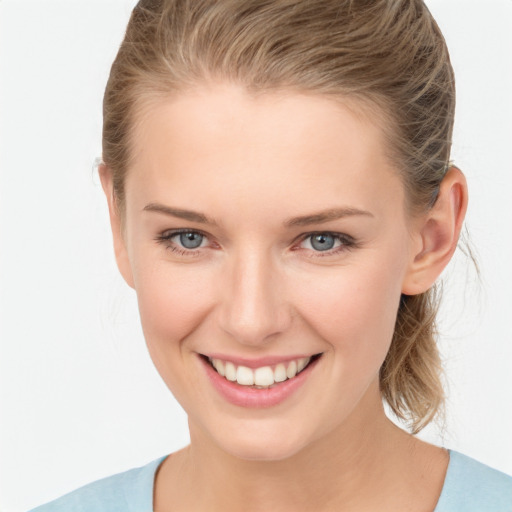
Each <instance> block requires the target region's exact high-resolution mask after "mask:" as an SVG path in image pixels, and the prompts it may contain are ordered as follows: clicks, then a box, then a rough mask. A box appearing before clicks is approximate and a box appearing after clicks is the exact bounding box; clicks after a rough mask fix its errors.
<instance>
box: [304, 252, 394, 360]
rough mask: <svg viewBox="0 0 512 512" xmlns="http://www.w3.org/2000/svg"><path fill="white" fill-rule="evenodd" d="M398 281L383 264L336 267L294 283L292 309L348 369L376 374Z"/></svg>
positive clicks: (386, 344)
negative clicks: (294, 301) (295, 300)
mask: <svg viewBox="0 0 512 512" xmlns="http://www.w3.org/2000/svg"><path fill="white" fill-rule="evenodd" d="M384 269H386V270H384ZM400 277H401V270H400V268H399V267H396V266H395V267H394V266H393V265H390V266H386V265H385V263H383V262H379V263H378V264H377V263H375V262H369V264H367V265H363V264H361V265H357V266H349V265H347V266H346V267H339V268H337V269H333V270H332V271H330V272H328V273H326V274H325V275H317V276H316V278H315V279H313V280H307V281H304V280H303V281H297V283H298V284H297V285H296V286H295V292H294V293H295V295H296V296H297V297H300V298H299V299H298V301H297V307H298V308H299V309H300V314H301V317H302V318H304V319H305V320H306V322H307V323H308V325H310V326H311V328H312V329H313V330H314V331H315V332H316V333H317V334H319V335H320V336H321V337H322V338H323V339H324V340H325V341H326V342H327V343H328V344H330V345H331V346H332V349H333V350H334V354H335V357H340V358H342V359H343V361H344V362H345V363H346V364H347V365H348V363H349V364H350V367H351V368H350V370H352V369H354V370H356V369H357V370H361V368H362V367H364V366H368V367H372V368H374V369H378V368H379V367H380V365H381V364H382V362H383V360H384V358H385V356H386V353H387V351H388V348H389V344H390V342H391V338H392V335H393V331H394V326H395V321H396V315H397V311H398V305H399V300H400V295H401V279H400ZM345 363H344V364H345Z"/></svg>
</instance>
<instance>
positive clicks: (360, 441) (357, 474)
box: [155, 387, 415, 512]
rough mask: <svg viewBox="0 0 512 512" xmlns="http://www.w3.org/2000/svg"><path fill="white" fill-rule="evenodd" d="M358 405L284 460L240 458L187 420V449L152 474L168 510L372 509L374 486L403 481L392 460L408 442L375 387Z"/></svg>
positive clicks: (405, 450)
mask: <svg viewBox="0 0 512 512" xmlns="http://www.w3.org/2000/svg"><path fill="white" fill-rule="evenodd" d="M376 401H377V404H376V403H375V402H376ZM365 402H366V403H365ZM370 404H371V406H370ZM360 405H361V407H358V410H357V411H354V412H353V413H352V415H351V416H350V417H349V418H347V420H346V421H345V422H344V423H343V424H342V425H341V426H339V427H338V428H337V429H335V430H333V431H332V432H330V433H328V434H327V435H325V436H323V437H322V438H321V439H318V440H316V441H314V442H312V443H310V444H308V445H307V446H306V447H305V448H304V449H302V450H300V451H299V452H297V453H295V454H294V455H293V456H291V457H288V458H286V459H284V460H273V461H254V460H244V459H240V458H238V457H235V456H233V455H231V454H229V453H226V452H225V451H223V450H221V449H220V448H219V447H218V446H217V445H216V444H214V443H213V442H212V441H211V439H209V438H208V437H207V436H205V435H204V433H203V432H202V431H201V430H200V429H199V428H196V427H195V426H194V425H192V424H191V425H190V433H191V444H190V446H188V447H187V448H186V449H184V450H182V452H178V454H174V455H173V456H172V457H170V458H169V459H168V460H169V461H171V460H172V459H173V457H174V458H175V460H174V463H173V465H171V464H169V466H168V468H167V469H168V471H161V472H160V473H161V474H160V476H159V478H160V481H164V480H165V482H166V483H167V484H168V486H167V488H166V493H167V499H168V500H170V499H172V503H173V508H172V510H176V511H179V510H208V511H217V510H219V511H220V510H222V511H223V512H226V511H231V510H233V511H235V510H251V511H255V512H256V511H258V512H259V511H260V510H261V511H264V510H294V511H303V510H304V511H306V510H318V511H320V510H333V509H337V510H359V511H362V510H378V509H379V508H378V505H379V502H378V501H377V502H375V503H374V501H375V500H376V497H379V499H382V496H383V493H379V488H381V489H382V490H383V492H384V491H385V492H386V493H387V494H389V493H390V491H396V490H397V489H396V486H397V482H403V481H404V479H403V475H404V470H405V471H407V470H406V469H405V468H404V465H403V464H402V463H401V462H400V461H404V460H409V459H410V457H409V456H408V455H406V454H409V455H410V452H411V443H414V442H415V440H414V438H412V437H411V436H410V435H408V434H406V433H405V432H403V431H402V430H401V429H398V428H397V427H396V426H395V425H393V424H392V423H391V422H390V421H389V420H388V419H387V418H386V416H385V413H384V410H383V407H382V403H381V398H380V394H379V391H378V387H373V388H372V389H370V390H369V391H368V393H367V395H366V396H365V397H364V399H363V401H362V403H360ZM376 405H377V406H376ZM370 411H371V412H370ZM171 467H172V468H173V470H171ZM400 473H401V477H402V478H399V477H398V476H399V474H400ZM178 482H179V483H178ZM172 483H175V484H176V485H172ZM157 484H158V481H157ZM198 489H200V490H201V492H200V493H198V492H197V490H198ZM157 490H158V489H157ZM156 496H157V497H158V496H160V497H163V496H164V494H163V493H156ZM191 497H193V500H194V501H193V503H192V501H190V499H191ZM199 501H201V504H200V505H199V504H198V502H199ZM162 502H163V500H162ZM169 502H170V501H169ZM381 504H382V503H381ZM374 506H377V508H374ZM162 509H163V510H165V508H163V507H162ZM155 510H159V508H157V507H155Z"/></svg>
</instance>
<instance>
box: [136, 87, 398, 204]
mask: <svg viewBox="0 0 512 512" xmlns="http://www.w3.org/2000/svg"><path fill="white" fill-rule="evenodd" d="M377 119H381V118H380V117H379V116H378V115H377V113H376V115H374V116H373V117H372V115H371V110H369V108H362V105H360V104H359V105H358V104H356V103H354V101H351V102H348V101H347V102H342V101H339V100H334V99H333V98H331V97H326V96H322V95H317V94H300V93H295V92H287V91H282V92H278V93H266V94H261V95H250V94H248V92H247V91H246V90H245V89H243V88H242V87H240V86H235V85H231V84H217V85H210V86H208V87H207V86H204V87H202V88H198V89H195V90H192V91H188V92H186V93H181V94H179V95H176V96H173V97H169V98H165V99H161V98H160V99H158V100H155V101H153V102H149V103H147V105H146V106H145V107H144V108H142V109H141V110H140V112H139V117H138V119H137V123H136V124H135V128H134V132H133V139H132V141H133V147H132V151H133V153H132V155H133V165H132V167H131V168H130V170H129V173H128V177H127V196H128V194H129V188H130V182H133V183H134V184H136V188H137V189H138V191H139V194H138V195H141V194H145V195H147V196H148V197H147V198H148V199H151V200H153V201H157V200H158V201H165V200H167V199H169V198H172V200H173V201H174V202H176V200H178V201H179V197H176V195H177V194H178V193H180V194H181V195H182V197H184V198H185V200H190V198H194V197H195V198H196V199H197V198H198V197H199V196H200V195H201V194H205V195H207V196H208V197H207V198H205V199H206V200H207V201H208V202H211V203H215V198H217V199H218V201H219V202H222V201H226V199H227V197H228V196H229V200H230V201H231V202H237V201H238V202H241V203H243V205H241V206H244V205H245V204H247V203H248V202H251V201H255V200H256V201H257V200H259V202H260V204H261V203H262V202H264V201H267V202H268V203H269V204H274V205H275V204H276V203H279V204H281V205H283V206H286V204H288V203H289V204H290V206H292V205H293V203H294V201H293V200H294V198H295V199H296V200H300V201H304V200H306V199H307V200H308V201H309V203H310V205H311V208H316V207H322V206H324V207H325V204H326V203H329V204H328V206H336V205H337V204H338V203H349V204H350V206H353V207H361V208H367V207H368V204H370V203H372V202H373V203H375V204H377V203H378V200H379V199H381V200H382V198H383V197H385V199H386V201H388V200H389V198H390V196H391V197H394V199H395V200H398V201H399V202H400V203H401V201H402V194H403V190H402V187H401V184H400V180H399V178H398V175H397V173H396V172H395V171H394V169H393V167H392V165H391V164H390V162H389V159H388V158H387V156H386V155H387V153H386V146H385V138H384V136H383V135H384V134H383V130H382V128H381V124H382V123H380V122H377ZM149 196H153V197H151V198H149ZM156 196H159V197H156ZM295 202H297V201H295ZM358 203H365V204H358Z"/></svg>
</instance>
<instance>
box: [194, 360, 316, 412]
mask: <svg viewBox="0 0 512 512" xmlns="http://www.w3.org/2000/svg"><path fill="white" fill-rule="evenodd" d="M199 359H200V360H201V362H202V364H203V367H204V368H205V370H206V374H207V376H208V378H209V379H210V382H211V383H212V384H213V387H214V388H215V389H216V390H217V391H218V392H219V393H220V394H221V395H222V396H223V397H224V398H225V399H226V400H227V401H228V402H230V403H232V404H234V405H238V406H240V407H252V408H264V407H272V406H274V405H278V404H280V403H281V402H284V401H285V400H286V399H287V398H288V397H290V396H291V395H292V394H293V393H295V391H297V389H299V388H300V387H301V386H302V385H303V384H304V383H305V382H306V380H307V378H308V377H309V376H310V375H311V372H312V371H313V369H314V367H315V366H316V364H317V363H318V361H319V360H320V359H321V357H319V358H317V359H315V360H314V361H313V362H311V363H310V364H309V365H308V366H307V367H306V368H305V369H304V370H302V371H301V372H300V373H299V374H298V375H297V376H295V377H293V378H292V379H288V380H285V381H284V382H280V383H278V384H275V385H274V387H272V388H266V389H256V388H250V387H248V386H242V385H240V384H238V383H237V382H231V381H229V380H227V379H226V378H224V377H222V376H221V375H219V374H218V373H217V372H216V371H215V370H214V369H213V367H212V366H211V365H210V363H209V362H208V361H207V360H206V359H205V358H204V357H203V356H199Z"/></svg>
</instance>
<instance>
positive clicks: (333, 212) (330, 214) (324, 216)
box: [144, 203, 373, 228]
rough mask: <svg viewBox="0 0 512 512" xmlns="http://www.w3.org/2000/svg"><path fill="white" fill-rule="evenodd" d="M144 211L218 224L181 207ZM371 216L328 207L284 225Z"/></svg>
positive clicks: (154, 205) (150, 206)
mask: <svg viewBox="0 0 512 512" xmlns="http://www.w3.org/2000/svg"><path fill="white" fill-rule="evenodd" d="M144 211H149V212H158V213H163V214H165V215H169V216H171V217H176V218H178V219H184V220H189V221H192V222H198V223H200V224H208V225H211V226H218V224H217V222H216V221H215V220H213V219H210V218H209V217H207V216H206V215H205V214H204V213H201V212H196V211H193V210H184V209H182V208H173V207H171V206H165V205H163V204H159V203H149V204H148V205H146V206H145V207H144ZM358 215H360V216H364V217H373V214H372V213H370V212H369V211H366V210H359V209H358V208H350V207H347V208H330V209H328V210H323V211H320V212H315V213H312V214H309V215H303V216H301V217H292V218H290V219H287V220H286V221H285V222H284V226H285V227H288V228H290V227H296V226H309V225H311V224H322V223H324V222H330V221H333V220H338V219H342V218H344V217H354V216H358Z"/></svg>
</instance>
